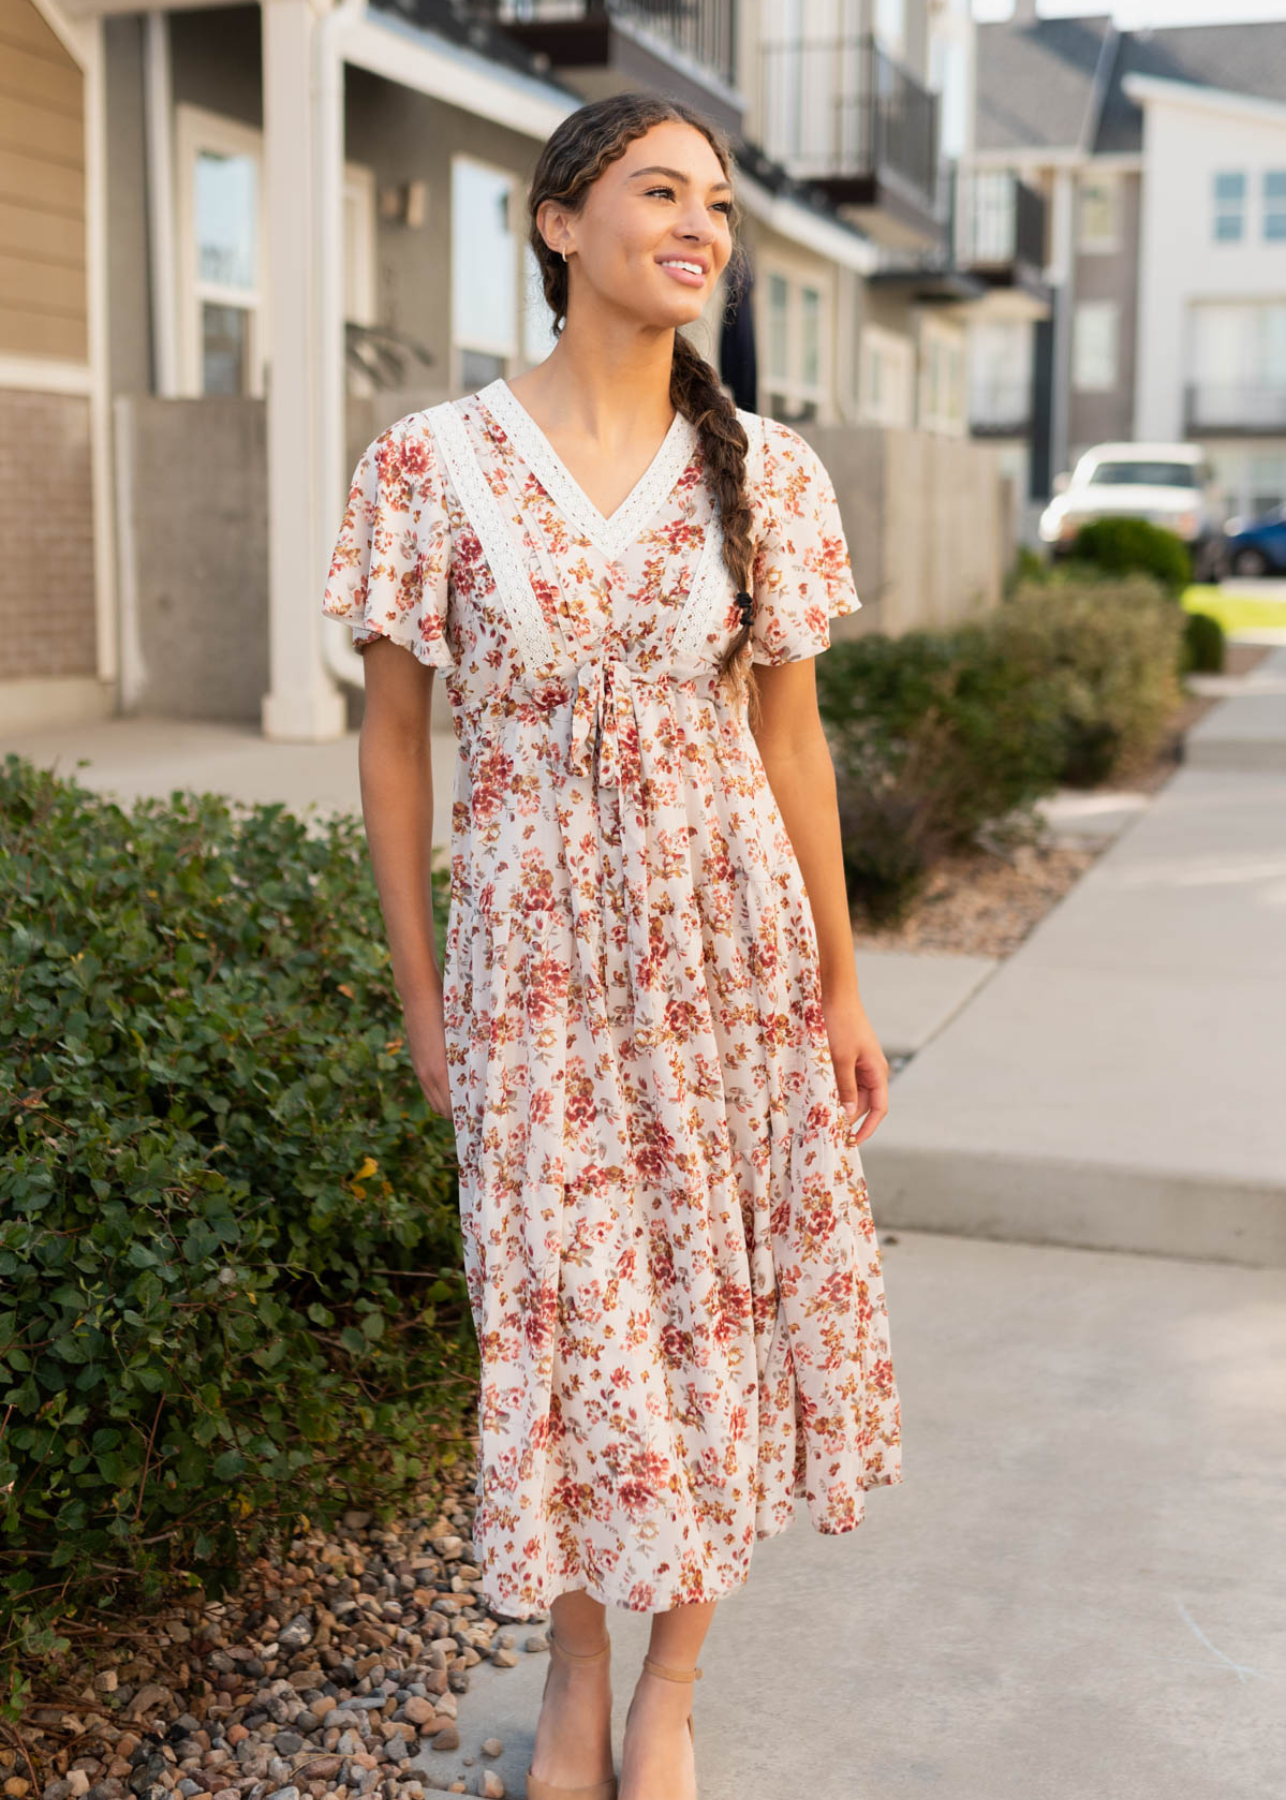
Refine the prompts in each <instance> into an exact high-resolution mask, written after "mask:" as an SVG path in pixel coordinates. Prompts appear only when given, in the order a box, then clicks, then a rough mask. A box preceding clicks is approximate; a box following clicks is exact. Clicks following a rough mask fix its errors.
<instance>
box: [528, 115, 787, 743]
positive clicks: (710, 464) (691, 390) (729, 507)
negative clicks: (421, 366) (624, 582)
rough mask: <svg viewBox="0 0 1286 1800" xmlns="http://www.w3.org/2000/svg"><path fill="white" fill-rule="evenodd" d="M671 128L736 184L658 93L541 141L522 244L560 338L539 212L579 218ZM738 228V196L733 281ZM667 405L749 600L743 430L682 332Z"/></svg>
mask: <svg viewBox="0 0 1286 1800" xmlns="http://www.w3.org/2000/svg"><path fill="white" fill-rule="evenodd" d="M671 121H674V122H677V123H680V124H683V125H691V126H692V128H693V129H694V130H695V131H699V132H700V133H701V135H702V136H703V137H704V138H705V139H706V140H707V142H708V143H709V144H710V147H711V149H712V150H713V151H714V153H715V155H716V156H717V157H718V159H719V164H720V167H721V168H722V169H723V172H724V174H725V175H726V176H727V177H728V179H729V180H731V179H732V171H733V168H734V166H735V159H734V157H733V153H732V146H731V144H730V142H729V140H728V137H727V135H726V134H725V133H724V132H723V131H722V130H720V128H719V127H718V126H717V125H715V124H714V123H713V122H712V121H711V120H709V119H707V118H705V117H703V115H702V114H701V113H699V112H698V111H697V110H696V109H695V108H694V107H690V106H687V105H685V104H684V103H683V102H682V101H680V100H669V99H664V98H662V97H661V96H660V95H658V94H644V93H628V94H609V95H607V96H605V97H604V98H603V99H601V100H593V101H590V102H589V103H588V104H587V105H585V106H581V107H578V108H577V109H576V111H575V112H573V113H569V114H568V116H567V117H566V118H565V119H564V120H563V121H562V122H561V124H559V125H558V126H557V127H556V129H555V130H554V131H553V132H552V133H551V135H550V137H549V138H548V140H547V141H546V143H545V145H544V148H543V149H542V151H541V153H540V160H539V161H538V162H537V164H536V168H535V171H534V173H533V175H532V178H531V186H530V188H529V190H528V196H527V212H528V219H529V231H528V241H529V242H530V244H531V248H532V251H533V252H534V254H535V257H536V260H537V263H538V264H539V267H540V273H541V279H542V281H543V283H544V290H545V299H546V300H547V301H548V303H549V307H550V311H551V312H552V313H553V315H554V330H555V332H556V333H559V332H561V331H562V329H563V326H564V324H565V323H566V319H567V297H568V273H567V264H566V263H565V262H564V261H563V259H562V257H561V256H560V254H559V253H558V251H556V250H552V249H551V248H550V247H549V245H548V244H547V243H546V242H545V240H544V237H543V236H542V235H541V231H540V227H539V226H538V225H537V223H536V215H537V213H538V212H539V210H540V208H541V206H542V205H543V204H544V203H545V202H546V201H547V200H552V201H556V202H557V203H558V204H559V205H560V206H565V207H566V208H567V210H568V211H569V212H573V213H574V212H579V211H580V210H581V208H582V207H583V206H584V204H585V196H586V193H587V191H588V189H589V188H590V187H592V186H593V184H594V182H595V181H597V180H598V178H599V176H600V175H601V174H602V173H603V171H604V169H606V168H607V167H608V165H609V164H611V163H614V162H616V161H617V160H618V158H620V157H621V156H623V155H624V153H625V150H626V147H627V146H628V145H629V144H631V143H633V142H634V140H635V138H639V137H642V136H643V134H644V132H646V131H650V130H651V128H652V127H653V126H654V125H664V124H667V123H669V122H671ZM740 219H741V209H740V206H739V204H738V202H737V198H736V195H735V193H734V194H733V196H732V208H731V210H730V212H729V214H728V224H729V229H730V231H731V233H732V240H733V253H732V258H730V260H729V264H728V270H729V272H731V273H734V274H735V273H736V270H735V268H734V264H735V262H736V261H737V260H738V259H739V258H740V257H741V255H742V252H741V250H740V247H739V246H738V244H737V236H736V234H737V226H738V224H739V223H740ZM670 399H671V401H672V402H673V404H674V407H675V409H676V410H677V411H678V412H681V413H682V414H683V415H684V417H685V418H687V419H690V420H691V422H692V423H693V425H695V426H696V428H697V431H698V433H699V436H700V441H701V452H702V460H703V462H704V464H705V470H706V475H707V479H708V480H709V482H710V484H711V486H712V488H713V490H714V495H715V499H716V500H717V501H718V505H719V514H720V518H721V521H722V524H723V560H724V563H725V564H726V566H727V570H728V573H729V575H730V576H731V577H732V581H733V585H734V587H735V588H736V589H737V590H738V591H744V592H748V591H749V590H750V580H751V567H752V564H753V561H754V551H755V546H754V540H753V538H752V536H751V523H752V518H753V515H752V513H751V508H750V499H749V496H748V494H747V491H746V451H747V449H748V442H747V438H746V433H745V428H744V427H743V425H742V423H741V421H740V419H738V417H737V409H736V407H735V406H734V404H733V402H732V401H731V400H730V399H729V397H728V395H727V394H725V392H724V391H723V388H722V387H721V386H720V385H719V378H718V376H717V374H716V373H715V371H714V369H713V368H711V366H710V364H709V363H708V362H707V361H706V360H705V358H704V357H703V356H701V355H700V354H699V352H698V351H697V350H696V348H695V347H694V346H693V344H692V343H691V341H690V340H689V339H688V338H687V337H686V336H685V334H684V333H683V332H682V331H680V330H676V331H675V334H674V361H673V363H672V365H671V369H670ZM749 636H750V611H749V609H747V611H746V612H745V614H744V616H743V620H742V624H741V627H740V629H739V630H738V632H737V634H736V636H735V637H734V638H733V639H732V641H731V643H730V644H729V645H728V648H727V650H726V651H725V652H724V654H723V656H722V657H721V658H720V660H719V674H720V676H721V677H723V678H725V679H729V680H732V681H734V682H737V683H745V676H744V673H743V671H742V667H741V661H740V658H741V652H742V650H743V647H744V646H745V644H746V642H747V640H748V638H749ZM745 685H746V686H747V687H748V690H749V698H750V704H751V708H752V713H753V711H754V710H756V708H755V702H756V699H757V695H756V693H755V689H754V683H753V681H750V682H748V683H745Z"/></svg>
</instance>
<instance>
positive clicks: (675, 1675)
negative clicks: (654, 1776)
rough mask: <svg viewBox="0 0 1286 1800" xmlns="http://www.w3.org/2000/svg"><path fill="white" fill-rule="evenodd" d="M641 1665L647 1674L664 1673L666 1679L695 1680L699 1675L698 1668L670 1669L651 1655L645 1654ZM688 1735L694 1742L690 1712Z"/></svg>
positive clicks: (694, 1733) (694, 1736) (694, 1734)
mask: <svg viewBox="0 0 1286 1800" xmlns="http://www.w3.org/2000/svg"><path fill="white" fill-rule="evenodd" d="M643 1667H644V1668H645V1669H646V1670H647V1671H648V1672H649V1674H652V1675H664V1676H665V1679H666V1680H667V1681H697V1680H699V1679H700V1676H701V1671H700V1669H670V1668H667V1667H666V1665H665V1664H664V1663H659V1662H657V1661H656V1660H655V1659H654V1658H653V1657H651V1656H645V1657H644V1658H643ZM688 1736H689V1737H690V1738H692V1740H693V1741H694V1742H695V1741H696V1731H695V1729H694V1728H693V1724H692V1714H691V1713H689V1714H688Z"/></svg>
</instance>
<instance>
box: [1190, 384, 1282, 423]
mask: <svg viewBox="0 0 1286 1800" xmlns="http://www.w3.org/2000/svg"><path fill="white" fill-rule="evenodd" d="M1184 419H1185V425H1184V429H1185V431H1188V432H1193V431H1228V432H1237V431H1286V385H1283V384H1282V382H1281V381H1280V380H1278V381H1277V382H1276V383H1274V382H1270V381H1262V382H1246V381H1239V382H1222V381H1190V382H1188V383H1187V385H1186V387H1185V389H1184Z"/></svg>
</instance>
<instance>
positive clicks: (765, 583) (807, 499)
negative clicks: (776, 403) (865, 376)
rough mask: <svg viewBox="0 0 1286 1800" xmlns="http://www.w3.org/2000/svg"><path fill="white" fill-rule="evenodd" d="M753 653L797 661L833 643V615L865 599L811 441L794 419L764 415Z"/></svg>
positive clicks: (756, 658) (770, 660) (756, 657)
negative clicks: (789, 422)
mask: <svg viewBox="0 0 1286 1800" xmlns="http://www.w3.org/2000/svg"><path fill="white" fill-rule="evenodd" d="M763 433H764V440H763V456H762V462H761V465H760V475H759V484H758V495H757V507H756V510H757V512H758V515H759V516H758V521H757V532H758V544H757V548H756V551H755V560H754V569H753V575H752V579H751V592H752V593H753V594H754V599H755V612H754V622H753V625H752V627H751V660H752V661H753V662H756V663H767V664H769V665H773V664H777V663H787V662H798V661H800V660H801V659H802V658H804V657H807V656H817V655H819V654H820V652H821V651H823V650H827V649H829V648H830V641H831V638H830V620H831V619H837V618H842V617H843V616H844V614H845V613H851V612H856V611H857V609H858V608H859V607H860V606H861V604H862V602H861V601H860V600H859V599H858V597H857V590H856V588H855V586H854V583H853V570H852V564H851V561H850V558H849V553H848V545H847V544H846V543H845V540H844V527H843V526H842V524H841V523H840V515H839V502H838V501H837V500H836V498H835V489H834V486H833V485H832V483H831V478H830V476H829V475H828V474H827V472H826V469H825V466H824V465H823V463H822V460H821V458H820V457H819V456H818V454H817V452H816V451H815V450H814V449H813V447H812V445H811V444H809V443H808V442H806V440H805V439H804V438H802V437H801V436H800V434H799V433H798V432H797V431H794V430H792V428H791V427H790V426H789V425H783V424H781V423H780V422H779V421H778V420H776V419H769V418H765V419H764V421H763Z"/></svg>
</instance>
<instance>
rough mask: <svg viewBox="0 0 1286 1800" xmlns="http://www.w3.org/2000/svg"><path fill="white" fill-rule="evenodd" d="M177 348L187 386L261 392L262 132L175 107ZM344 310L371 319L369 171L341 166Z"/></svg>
mask: <svg viewBox="0 0 1286 1800" xmlns="http://www.w3.org/2000/svg"><path fill="white" fill-rule="evenodd" d="M175 143H176V152H177V154H176V164H177V167H176V171H175V180H176V182H177V185H178V206H177V220H176V223H177V231H176V237H177V245H176V254H177V256H178V264H179V268H178V307H179V357H180V381H181V384H182V391H183V392H184V393H185V394H190V395H203V394H242V395H253V396H262V394H263V392H264V363H265V359H266V356H267V346H268V307H269V288H268V274H269V268H268V254H267V234H266V222H265V218H264V204H263V192H264V189H263V133H262V132H261V131H257V130H256V129H255V128H254V127H253V126H250V125H243V124H241V123H240V122H239V121H238V120H236V119H228V118H225V117H224V116H223V115H222V114H221V113H214V112H208V111H207V110H206V109H205V108H204V107H200V106H190V105H188V104H187V103H186V102H184V103H181V104H180V105H179V106H177V107H176V108H175ZM343 206H344V222H343V229H344V304H345V317H346V318H349V319H352V320H354V321H355V322H356V323H357V324H374V322H375V318H376V309H377V301H376V292H375V177H374V173H373V171H372V170H370V169H368V168H366V167H364V166H363V165H362V164H361V163H345V165H344V190H343Z"/></svg>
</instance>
